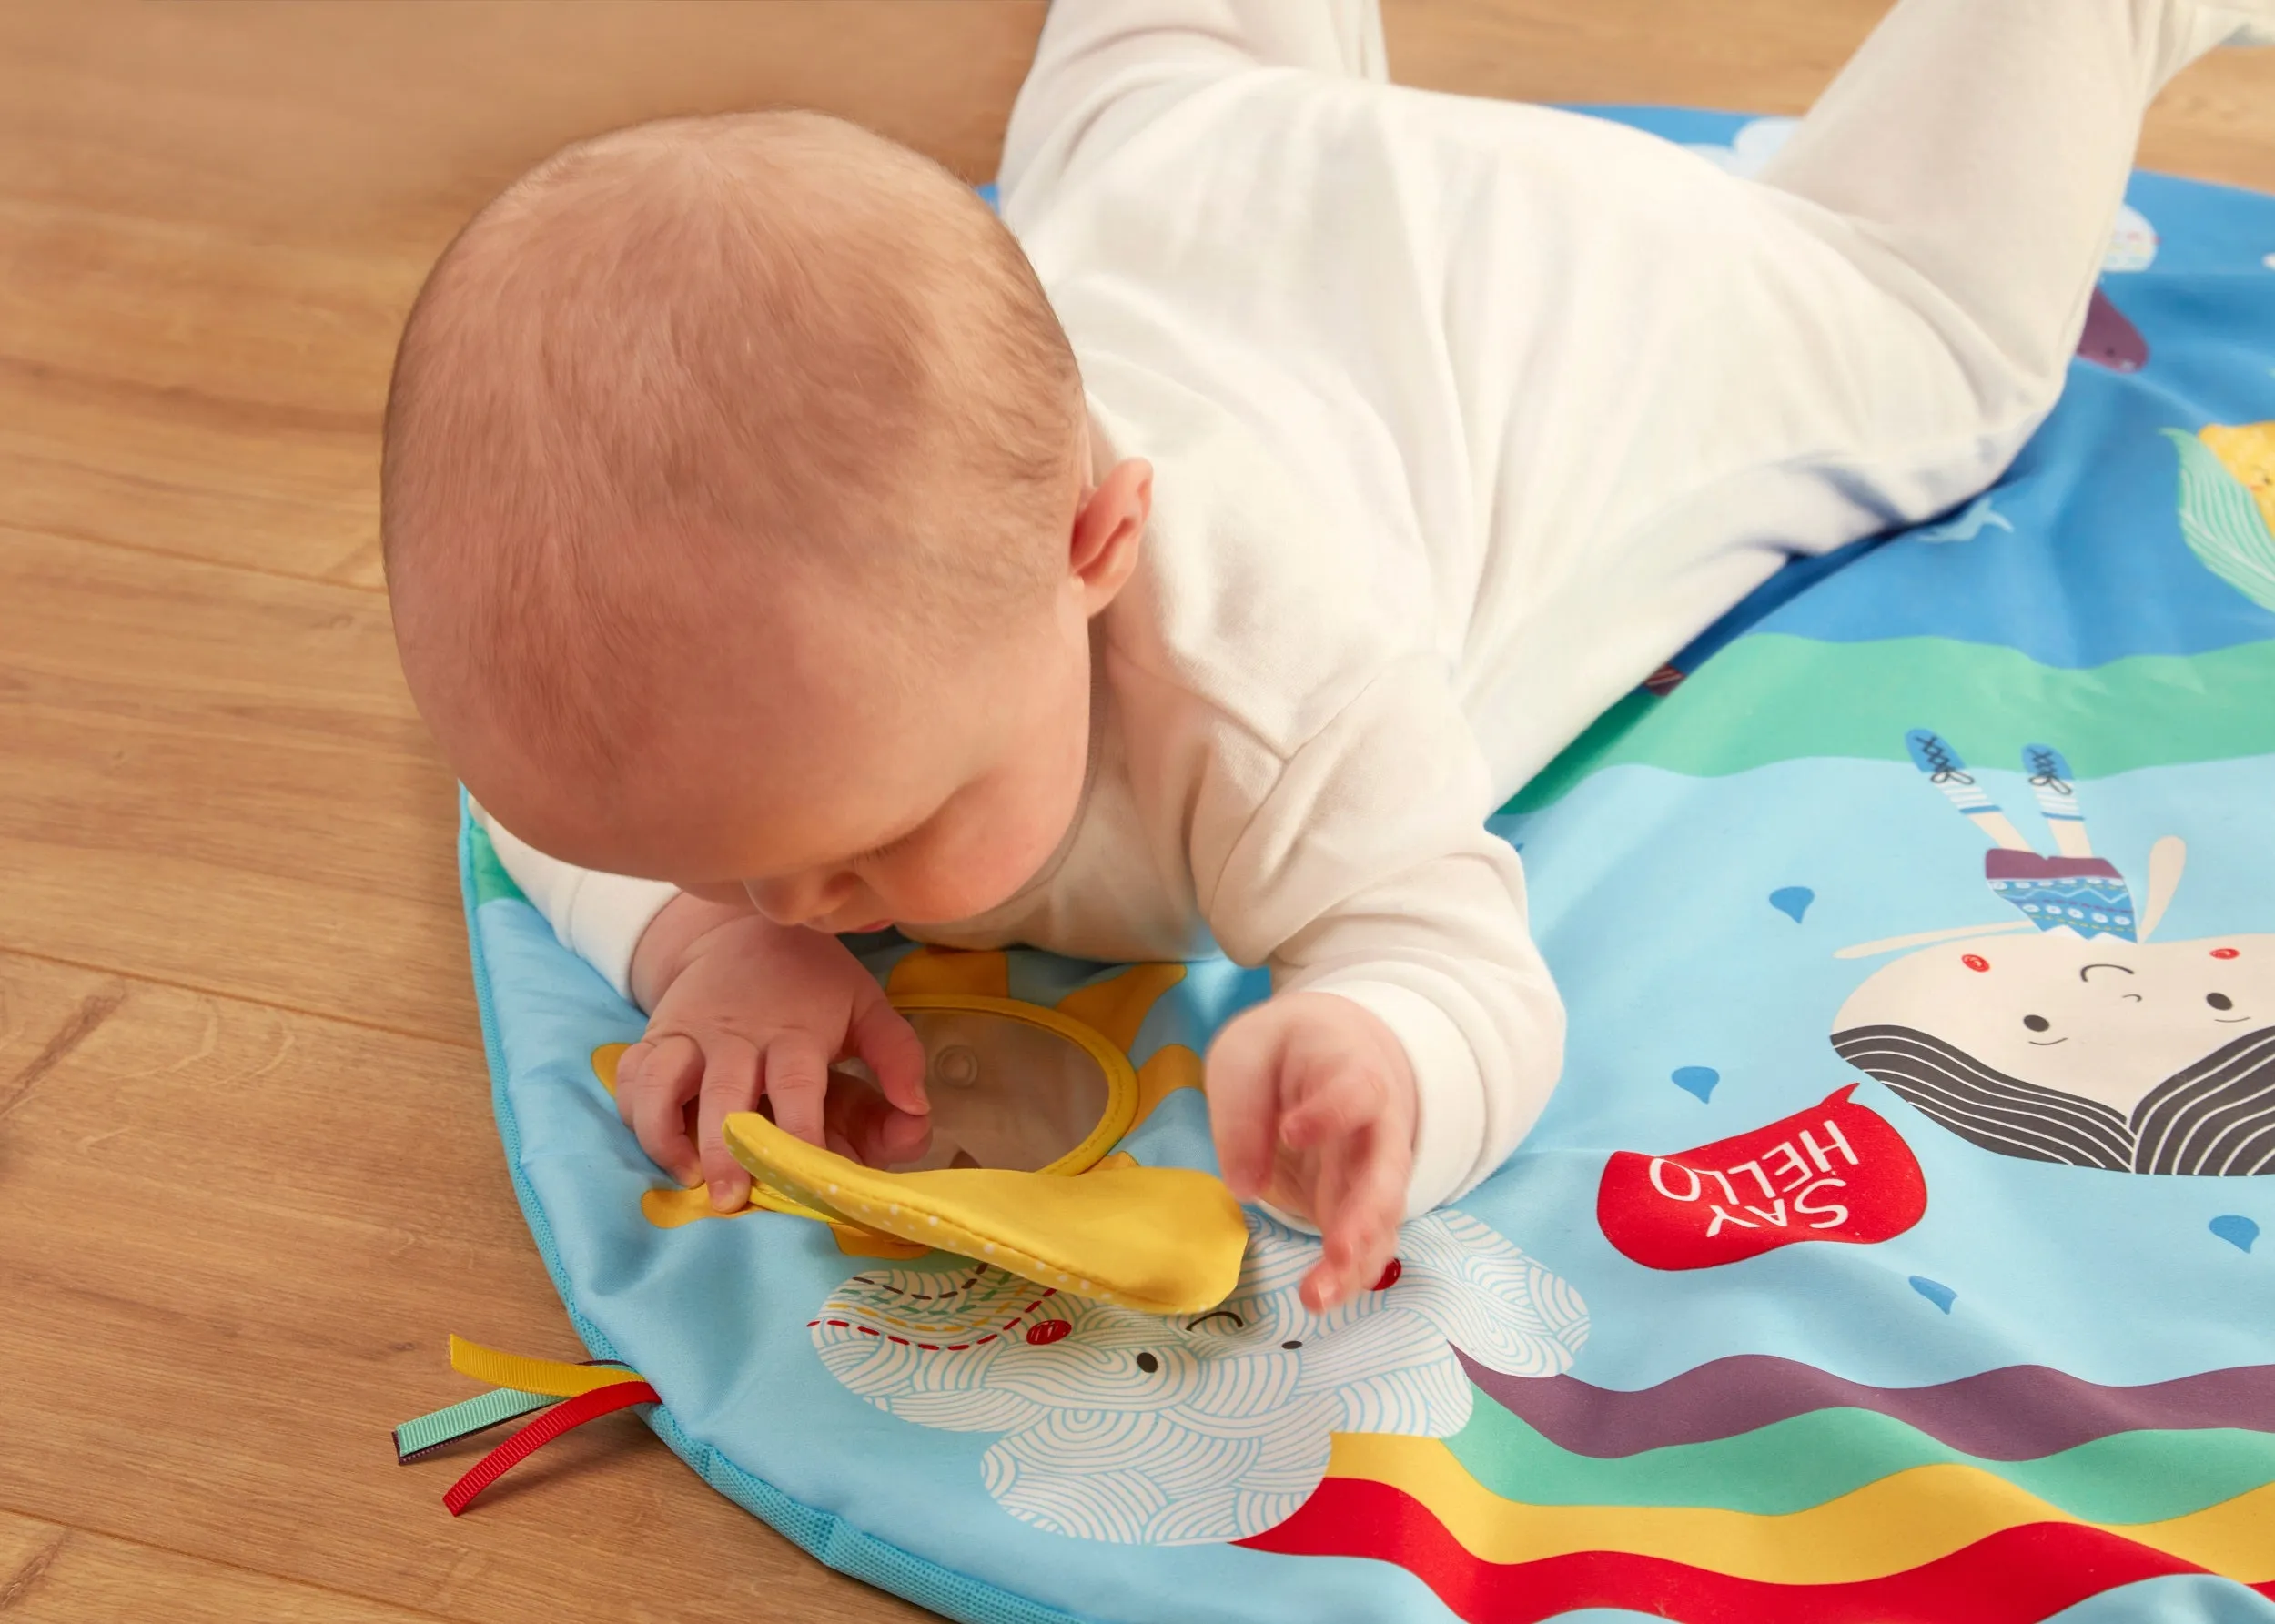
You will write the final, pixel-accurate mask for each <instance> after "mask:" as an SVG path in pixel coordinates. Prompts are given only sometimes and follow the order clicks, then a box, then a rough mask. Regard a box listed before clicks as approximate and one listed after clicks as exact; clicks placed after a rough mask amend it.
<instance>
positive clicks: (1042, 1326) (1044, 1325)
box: [1026, 1319, 1074, 1347]
mask: <svg viewBox="0 0 2275 1624" xmlns="http://www.w3.org/2000/svg"><path fill="white" fill-rule="evenodd" d="M1073 1329H1074V1326H1070V1325H1068V1324H1067V1322H1066V1321H1065V1320H1063V1319H1038V1320H1036V1322H1035V1323H1034V1324H1033V1325H1031V1326H1027V1328H1026V1339H1027V1341H1028V1342H1029V1343H1030V1344H1032V1345H1033V1346H1034V1347H1043V1346H1044V1345H1045V1344H1046V1343H1051V1342H1056V1341H1057V1340H1058V1339H1059V1338H1060V1337H1064V1336H1065V1335H1066V1334H1067V1332H1069V1331H1071V1330H1073Z"/></svg>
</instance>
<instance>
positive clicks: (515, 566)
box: [381, 112, 1083, 774]
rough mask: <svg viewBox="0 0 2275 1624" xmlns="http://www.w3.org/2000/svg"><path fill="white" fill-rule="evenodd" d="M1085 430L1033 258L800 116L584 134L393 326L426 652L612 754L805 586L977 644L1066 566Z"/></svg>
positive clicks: (408, 624)
mask: <svg viewBox="0 0 2275 1624" xmlns="http://www.w3.org/2000/svg"><path fill="white" fill-rule="evenodd" d="M1082 420H1083V407H1082V392H1081V382H1080V378H1079V376H1078V374H1077V369H1076V365H1075V359H1074V355H1073V351H1072V350H1071V348H1069V347H1068V345H1067V338H1066V335H1065V333H1064V332H1063V331H1062V330H1061V328H1059V325H1058V322H1057V318H1056V317H1055V316H1054V315H1053V314H1052V311H1051V308H1050V306H1049V303H1048V302H1047V300H1046V298H1045V297H1044V294H1043V290H1042V287H1041V285H1040V284H1039V282H1037V280H1036V276H1035V272H1034V270H1033V268H1032V267H1030V266H1029V265H1028V263H1027V261H1026V256H1025V255H1024V254H1023V253H1022V252H1021V251H1020V248H1019V247H1018V245H1017V243H1016V241H1014V240H1013V238H1012V237H1011V235H1010V233H1009V232H1008V231H1006V229H1005V228H1004V227H1003V226H1002V225H1001V224H1000V223H999V222H998V221H997V220H996V218H995V217H994V216H993V215H992V214H991V213H990V212H989V210H988V209H987V207H986V205H985V204H983V203H982V202H980V201H979V199H978V198H977V197H976V196H975V195H974V194H973V193H972V192H971V190H970V189H969V188H968V187H965V186H963V185H961V184H960V183H958V182H957V181H956V180H955V178H954V177H951V176H949V175H948V174H947V173H946V172H945V170H943V169H941V168H940V167H939V166H936V165H935V164H933V163H932V162H930V161H929V160H928V159H925V158H924V157H922V156H918V155H917V154H915V153H914V152H911V151H909V150H907V149H906V148H905V147H901V146H895V144H893V143H891V142H889V141H886V140H885V139H883V138H882V137H880V136H874V135H871V134H869V133H868V132H867V131H864V130H862V129H860V128H858V127H856V126H853V125H849V124H846V123H844V122H843V121H841V120H838V119H834V118H829V117H826V116H822V115H819V114H813V113H802V112H770V113H755V114H743V115H733V116H721V117H711V118H680V119H670V120H665V121H662V122H661V123H656V124H649V125H642V126H635V127H633V128H631V129H626V130H620V131H617V132H614V133H612V134H610V135H604V136H597V137H595V138H593V139H591V140H589V141H583V142H580V143H578V144H576V145H574V146H569V147H567V148H565V149H564V150H562V151H561V152H560V153H558V154H556V155H555V156H553V157H551V158H550V159H548V160H546V161H545V162H544V163H542V164H541V165H539V166H537V167H536V168H535V169H533V170H531V172H530V173H529V174H528V175H526V176H525V177H522V178H521V180H519V181H517V182H516V183H514V185H512V186H511V187H509V188H507V190H506V191H505V192H504V193H503V194H501V196H500V197H498V198H497V199H496V200H495V201H493V202H492V203H490V205H489V206H488V207H485V208H484V209H483V210H482V211H481V212H480V214H478V215H477V216H476V217H474V218H473V220H472V221H470V223H469V224H468V225H467V227H465V229H464V230H462V231H461V232H460V234H459V236H458V237H457V239H456V240H455V241H454V242H452V243H451V245H450V247H449V248H448V249H446V250H445V251H444V253H443V255H442V257H441V258H440V260H439V261H438V262H437V264H436V266H435V267H434V269H433V271H432V272H431V273H430V276H429V277H428V279H427V283H426V286H425V287H424V288H423V289H422V290H421V291H420V296H419V299H418V302H417V304H416V305H415V306H414V307H413V308H412V311H411V314H410V319H409V321H408V322H407V323H406V324H405V328H404V331H403V338H402V342H401V345H400V347H399V350H398V352H397V356H396V363H395V374H394V380H393V385H392V388H391V389H390V391H389V398H388V408H387V419H386V434H385V450H384V457H383V462H382V471H381V531H382V538H383V546H384V550H385V557H386V565H387V574H388V582H389V590H390V592H391V593H392V594H393V596H394V599H395V604H396V613H397V620H398V629H399V636H400V638H401V640H402V642H403V647H404V651H405V661H406V666H407V668H409V669H410V670H411V674H412V678H413V684H414V687H415V688H420V689H424V690H426V691H429V692H434V691H438V690H440V692H441V694H442V695H443V696H444V697H443V701H442V702H446V703H450V704H458V705H464V704H472V705H475V706H478V707H480V708H481V709H482V710H484V711H486V712H487V713H488V714H489V716H490V718H491V720H492V721H493V722H494V723H495V724H496V725H498V726H500V727H502V728H505V729H507V730H509V731H510V732H511V733H512V734H514V735H516V736H520V737H522V738H524V739H525V741H527V742H528V743H530V744H531V745H534V746H536V747H538V748H540V749H542V750H546V751H548V753H552V752H554V751H560V750H561V749H562V748H563V747H566V749H567V751H568V753H569V755H570V757H571V759H572V761H573V762H575V763H576V764H577V765H580V766H582V767H586V768H589V769H593V770H597V771H599V772H602V773H604V774H605V773H607V772H610V771H611V770H612V769H613V768H614V767H616V766H617V765H618V764H619V762H620V759H621V751H620V743H621V741H622V740H623V739H624V738H625V737H626V736H627V735H628V734H632V733H634V732H636V731H638V730H639V729H640V728H641V727H642V724H643V722H644V721H647V720H649V717H650V715H651V714H652V711H653V709H654V706H655V701H653V700H652V698H651V697H650V695H649V689H650V687H651V684H650V683H649V681H647V679H648V678H650V677H652V675H653V674H654V671H655V659H656V657H657V655H658V653H659V651H661V650H663V649H665V648H666V647H668V646H669V645H670V644H672V643H673V642H674V641H693V640H694V639H697V638H702V637H706V636H708V637H710V638H713V639H717V638H718V637H719V635H720V626H721V619H720V617H721V615H722V614H723V613H726V612H729V611H731V610H733V609H734V608H736V607H738V606H743V605H748V606H751V609H752V611H753V618H759V617H758V611H759V610H763V606H764V605H765V604H766V603H767V602H768V601H769V600H771V599H772V598H773V597H774V596H775V594H776V593H777V592H778V591H780V590H784V589H785V588H788V587H790V586H793V585H797V586H804V587H809V588H811V587H819V588H821V589H822V590H835V591H839V592H842V593H844V594H846V595H848V596H849V597H851V598H854V599H855V600H859V601H861V602H863V603H864V605H865V606H867V607H869V608H870V609H871V610H873V612H874V616H875V619H874V620H873V622H872V624H873V626H874V628H875V632H876V635H877V638H878V641H880V642H882V641H886V640H890V641H893V642H895V643H896V644H908V643H914V644H915V645H917V646H918V647H919V648H920V649H927V650H929V651H932V652H933V653H934V654H935V655H943V654H946V653H949V652H951V651H955V650H956V649H958V648H959V647H970V646H974V645H976V644H977V643H978V642H979V641H981V640H982V639H983V638H984V636H985V634H986V631H987V630H989V629H990V628H991V627H993V626H996V625H998V624H999V623H1000V621H1001V620H1002V617H1003V616H1004V615H1005V614H1006V613H1007V612H1009V611H1010V610H1012V609H1014V608H1015V607H1016V605H1017V603H1018V602H1019V600H1023V599H1024V600H1041V599H1042V597H1043V596H1044V595H1045V593H1046V591H1047V590H1048V585H1049V583H1050V582H1051V581H1052V580H1056V579H1059V578H1060V577H1061V576H1062V575H1063V570H1064V563H1065V553H1064V550H1063V549H1064V543H1065V541H1066V535H1067V524H1068V522H1069V521H1070V520H1071V519H1072V515H1073V503H1074V499H1075V496H1076V494H1077V488H1078V483H1079V480H1080V479H1081V477H1082V470H1080V469H1077V466H1076V462H1077V457H1078V455H1079V452H1080V448H1081V446H1082V444H1083V436H1082V431H1081V430H1082ZM706 611H709V613H710V619H709V620H708V621H705V620H703V616H704V614H705V612H706ZM750 630H753V631H754V632H756V631H758V630H759V629H758V628H755V627H753V628H751V629H750ZM729 641H739V639H734V638H733V637H732V636H731V637H730V639H729ZM721 657H722V658H724V657H726V656H725V655H724V654H722V656H721ZM422 676H423V677H426V678H429V679H430V681H424V682H422V681H421V678H422ZM879 680H880V681H912V680H917V679H915V678H912V677H911V675H910V674H909V673H907V672H905V671H904V672H901V673H898V674H897V675H896V674H895V673H892V672H888V671H879ZM423 697H425V696H424V694H422V698H423Z"/></svg>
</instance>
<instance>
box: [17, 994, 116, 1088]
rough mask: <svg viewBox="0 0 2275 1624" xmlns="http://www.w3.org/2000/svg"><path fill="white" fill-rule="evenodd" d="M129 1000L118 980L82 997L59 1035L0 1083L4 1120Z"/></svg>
mask: <svg viewBox="0 0 2275 1624" xmlns="http://www.w3.org/2000/svg"><path fill="white" fill-rule="evenodd" d="M124 1003H126V986H125V985H124V983H119V982H116V981H114V982H112V983H110V984H109V985H107V986H105V987H103V988H101V989H100V990H98V991H96V992H93V993H89V994H87V995H86V997H85V998H83V999H81V1000H80V1001H79V1007H78V1008H77V1009H76V1010H75V1011H73V1012H72V1014H71V1016H70V1017H69V1018H68V1019H67V1020H66V1021H65V1022H64V1024H62V1025H61V1026H59V1027H57V1028H56V1034H55V1036H53V1037H51V1038H49V1039H48V1040H47V1043H46V1044H45V1047H43V1048H42V1049H41V1050H40V1052H39V1053H38V1054H35V1055H33V1056H32V1058H31V1061H30V1063H29V1064H26V1065H25V1067H24V1068H23V1069H22V1070H21V1071H19V1072H17V1073H16V1074H15V1076H13V1077H11V1078H9V1079H8V1080H7V1082H6V1083H5V1084H0V1121H5V1120H6V1118H7V1115H8V1113H9V1112H11V1111H13V1110H15V1108H16V1107H17V1106H18V1105H22V1104H23V1103H24V1102H25V1100H26V1099H27V1098H29V1097H30V1095H31V1092H32V1089H33V1087H34V1085H35V1084H37V1083H38V1082H39V1080H40V1079H41V1078H42V1077H45V1075H46V1074H48V1073H49V1072H52V1071H54V1070H55V1069H56V1065H57V1064H60V1063H61V1062H62V1061H63V1059H64V1057H65V1056H66V1055H68V1054H70V1053H71V1051H72V1050H74V1049H76V1048H77V1047H78V1046H79V1045H80V1044H83V1043H85V1042H86V1040H87V1039H89V1038H90V1037H93V1036H94V1035H95V1034H96V1030H97V1029H98V1028H100V1027H101V1026H102V1024H103V1023H104V1022H106V1021H107V1020H109V1019H110V1018H111V1017H112V1016H113V1015H115V1014H117V1013H118V1006H119V1005H120V1004H124Z"/></svg>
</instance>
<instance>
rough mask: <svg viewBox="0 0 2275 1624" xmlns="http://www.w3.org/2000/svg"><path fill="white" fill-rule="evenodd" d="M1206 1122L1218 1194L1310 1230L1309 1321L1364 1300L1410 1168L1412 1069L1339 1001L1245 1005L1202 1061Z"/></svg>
mask: <svg viewBox="0 0 2275 1624" xmlns="http://www.w3.org/2000/svg"><path fill="white" fill-rule="evenodd" d="M1414 1111H1415V1105H1414V1068H1413V1066H1412V1065H1411V1064H1410V1063H1409V1062H1408V1060H1407V1058H1406V1050H1405V1047H1404V1045H1403V1044H1400V1042H1399V1041H1398V1039H1397V1038H1396V1037H1395V1036H1393V1035H1392V1034H1391V1032H1390V1028H1389V1027H1388V1026H1385V1025H1384V1024H1382V1023H1381V1022H1380V1020H1378V1019H1376V1018H1375V1017H1374V1016H1373V1015H1372V1014H1370V1013H1369V1012H1368V1011H1366V1010H1364V1009H1362V1008H1360V1006H1359V1005H1358V1004H1354V1003H1352V1002H1351V1001H1350V999H1348V998H1339V997H1337V996H1336V995H1335V994H1331V993H1292V994H1287V995H1285V996H1282V997H1278V998H1272V999H1269V1000H1267V1001H1266V1002H1265V1003H1263V1004H1259V1005H1257V1006H1256V1007H1255V1008H1254V1009H1251V1010H1249V1012H1248V1013H1247V1014H1243V1015H1241V1016H1240V1017H1239V1019H1237V1020H1235V1021H1234V1022H1233V1023H1232V1024H1230V1025H1229V1026H1227V1027H1226V1028H1225V1029H1224V1030H1223V1031H1222V1032H1221V1033H1219V1034H1218V1036H1217V1041H1216V1042H1215V1043H1214V1044H1211V1045H1210V1046H1209V1050H1208V1115H1209V1119H1210V1121H1211V1123H1212V1125H1214V1128H1215V1132H1216V1137H1217V1160H1218V1164H1219V1165H1221V1166H1222V1167H1223V1168H1224V1177H1225V1183H1226V1184H1227V1185H1230V1186H1231V1189H1232V1194H1233V1195H1235V1196H1236V1197H1238V1198H1239V1199H1240V1200H1242V1201H1252V1200H1255V1199H1256V1198H1257V1197H1259V1196H1261V1197H1263V1198H1264V1199H1265V1200H1267V1201H1269V1202H1270V1203H1272V1205H1275V1206H1279V1207H1281V1208H1283V1209H1284V1210H1286V1211H1289V1212H1292V1213H1295V1214H1297V1215H1299V1216H1301V1217H1305V1218H1309V1219H1310V1220H1311V1221H1312V1222H1313V1223H1315V1224H1317V1225H1319V1226H1320V1238H1321V1240H1322V1241H1323V1242H1324V1243H1325V1251H1324V1253H1323V1255H1322V1256H1321V1257H1320V1262H1319V1264H1318V1266H1316V1267H1314V1268H1313V1269H1312V1270H1311V1272H1310V1273H1309V1274H1308V1275H1306V1276H1304V1279H1303V1290H1302V1296H1303V1301H1304V1303H1305V1304H1306V1305H1307V1306H1309V1308H1310V1309H1311V1310H1312V1312H1313V1313H1324V1312H1325V1311H1326V1310H1328V1309H1330V1308H1331V1307H1333V1306H1335V1305H1336V1304H1338V1303H1340V1302H1342V1301H1345V1300H1346V1299H1347V1298H1350V1297H1351V1296H1356V1295H1357V1294H1358V1293H1360V1292H1361V1291H1364V1290H1365V1289H1366V1288H1367V1287H1368V1286H1371V1285H1373V1284H1374V1282H1375V1281H1376V1280H1377V1279H1379V1278H1380V1276H1381V1274H1382V1271H1383V1268H1384V1267H1385V1266H1387V1265H1388V1264H1389V1263H1390V1259H1391V1257H1392V1256H1394V1255H1395V1253H1396V1251H1397V1249H1398V1226H1399V1219H1400V1216H1401V1215H1403V1214H1404V1212H1405V1210H1406V1184H1407V1177H1408V1175H1409V1174H1410V1173H1411V1171H1412V1168H1413V1164H1414Z"/></svg>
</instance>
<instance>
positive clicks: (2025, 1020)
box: [2022, 1015, 2054, 1032]
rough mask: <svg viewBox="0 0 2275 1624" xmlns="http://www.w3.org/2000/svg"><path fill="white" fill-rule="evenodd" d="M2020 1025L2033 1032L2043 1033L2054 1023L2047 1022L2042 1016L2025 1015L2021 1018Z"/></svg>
mask: <svg viewBox="0 0 2275 1624" xmlns="http://www.w3.org/2000/svg"><path fill="white" fill-rule="evenodd" d="M2022 1024H2024V1025H2025V1026H2027V1027H2028V1028H2029V1029H2030V1030H2031V1031H2033V1032H2044V1031H2045V1030H2046V1029H2047V1028H2048V1026H2051V1025H2052V1024H2054V1023H2053V1022H2051V1021H2049V1020H2048V1019H2047V1018H2046V1017H2045V1016H2044V1015H2025V1016H2023V1017H2022Z"/></svg>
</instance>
